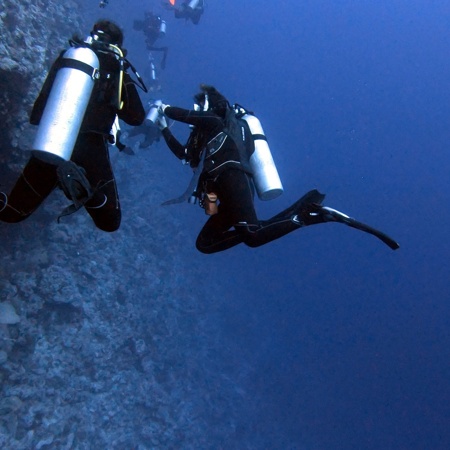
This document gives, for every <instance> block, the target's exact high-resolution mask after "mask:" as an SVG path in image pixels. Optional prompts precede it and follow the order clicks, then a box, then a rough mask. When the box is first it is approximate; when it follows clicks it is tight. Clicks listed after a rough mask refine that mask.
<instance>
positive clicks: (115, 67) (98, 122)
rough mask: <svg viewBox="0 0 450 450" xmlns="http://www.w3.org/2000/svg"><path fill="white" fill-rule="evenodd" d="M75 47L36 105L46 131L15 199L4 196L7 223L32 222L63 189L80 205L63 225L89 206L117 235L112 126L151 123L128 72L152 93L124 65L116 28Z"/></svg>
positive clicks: (35, 116)
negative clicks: (110, 149)
mask: <svg viewBox="0 0 450 450" xmlns="http://www.w3.org/2000/svg"><path fill="white" fill-rule="evenodd" d="M69 43H70V45H71V46H70V48H69V49H68V50H66V51H64V52H61V54H60V56H59V57H58V58H57V60H56V61H55V62H54V63H53V65H52V67H51V69H50V71H49V73H48V75H47V78H46V80H45V82H44V85H43V87H42V89H41V92H40V93H39V96H38V97H37V99H36V101H35V103H34V106H33V109H32V112H31V116H30V123H31V124H33V125H39V127H38V130H37V133H36V137H35V140H34V143H33V146H32V149H33V150H32V154H31V157H30V159H29V161H28V163H27V164H26V166H25V168H24V169H23V172H22V174H21V175H20V177H19V179H18V181H17V182H16V184H15V186H14V188H13V189H12V191H11V193H10V195H6V194H5V193H3V192H1V193H0V220H1V221H4V222H9V223H16V222H20V221H22V220H24V219H26V218H27V217H29V216H30V215H31V214H32V213H33V212H34V211H35V210H36V209H37V208H38V207H39V205H40V204H41V203H42V202H43V201H44V199H45V198H46V197H47V196H48V195H49V194H50V192H52V191H53V189H54V188H55V187H60V188H61V189H62V190H63V192H64V194H65V195H66V197H67V198H68V199H69V200H71V201H72V202H73V204H71V205H70V206H68V207H67V208H65V209H64V211H63V212H62V213H61V215H60V216H59V217H58V221H59V219H60V218H61V217H63V216H65V215H68V214H71V213H73V212H75V211H77V210H78V209H80V208H81V207H84V208H85V209H86V211H87V212H88V214H89V215H90V216H91V218H92V219H93V221H94V223H95V225H96V226H97V227H98V228H99V229H101V230H104V231H108V232H112V231H115V230H117V229H118V228H119V226H120V221H121V210H120V203H119V197H118V193H117V187H116V182H115V178H114V174H113V171H112V168H111V163H110V159H109V152H108V143H113V142H114V139H113V136H112V134H113V131H112V128H113V124H114V123H115V121H116V119H117V118H120V119H121V120H123V121H124V122H125V123H127V124H129V125H134V126H137V125H140V124H141V123H143V121H144V118H145V111H144V107H143V105H142V102H141V99H140V97H139V95H138V92H137V89H136V84H137V83H136V82H135V81H133V80H132V78H131V77H130V75H129V74H128V73H127V69H128V68H131V69H132V70H133V72H134V73H135V75H136V77H137V79H138V81H139V82H140V84H141V87H142V89H143V90H144V91H146V87H145V85H144V84H143V82H142V80H141V79H140V77H139V74H138V73H137V72H136V71H135V69H134V67H133V66H132V65H131V63H129V61H128V60H127V59H126V58H125V54H126V50H125V49H123V48H122V43H123V33H122V30H121V29H120V28H119V26H118V25H117V24H115V23H114V22H111V21H108V20H100V21H98V22H97V23H96V24H95V25H94V27H93V29H92V31H91V33H90V36H88V37H87V38H86V39H85V40H84V41H83V40H82V39H81V38H78V37H74V38H73V39H71V40H70V41H69ZM117 123H118V120H117Z"/></svg>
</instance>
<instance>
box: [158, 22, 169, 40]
mask: <svg viewBox="0 0 450 450" xmlns="http://www.w3.org/2000/svg"><path fill="white" fill-rule="evenodd" d="M166 30H167V23H166V21H165V20H164V19H161V22H160V23H159V37H161V38H162V37H164V36H165V35H166Z"/></svg>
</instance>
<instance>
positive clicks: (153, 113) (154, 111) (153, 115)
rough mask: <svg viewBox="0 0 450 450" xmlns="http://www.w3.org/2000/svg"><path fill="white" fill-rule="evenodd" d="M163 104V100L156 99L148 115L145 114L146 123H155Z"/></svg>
mask: <svg viewBox="0 0 450 450" xmlns="http://www.w3.org/2000/svg"><path fill="white" fill-rule="evenodd" d="M161 105H162V101H161V100H155V101H154V102H153V103H151V105H150V109H149V110H148V113H147V115H146V116H145V123H146V124H147V125H150V123H149V122H151V123H152V124H155V123H156V121H157V120H158V117H159V107H160V106H161Z"/></svg>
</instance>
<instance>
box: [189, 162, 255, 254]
mask: <svg viewBox="0 0 450 450" xmlns="http://www.w3.org/2000/svg"><path fill="white" fill-rule="evenodd" d="M216 185H217V195H218V198H219V212H218V213H217V214H215V215H213V216H211V217H210V218H209V219H208V221H207V222H206V224H205V225H204V227H203V228H202V230H201V231H200V233H199V235H198V238H197V242H196V247H197V249H198V250H199V251H200V252H202V253H216V252H220V251H223V250H227V249H229V248H231V247H234V246H235V245H237V244H240V243H241V242H243V241H244V239H245V237H246V233H245V232H242V229H241V228H236V227H235V228H234V229H231V228H232V227H233V226H234V225H235V224H236V223H238V222H245V223H257V222H258V219H257V217H256V212H255V208H254V205H253V191H252V186H251V184H250V180H249V177H248V175H246V174H245V173H244V172H243V171H241V170H237V169H229V170H226V171H224V172H223V173H222V174H221V175H220V176H219V177H218V179H217V180H216Z"/></svg>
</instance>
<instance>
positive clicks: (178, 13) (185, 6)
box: [166, 0, 205, 25]
mask: <svg viewBox="0 0 450 450" xmlns="http://www.w3.org/2000/svg"><path fill="white" fill-rule="evenodd" d="M166 8H167V9H174V11H175V18H176V19H186V20H190V21H191V22H192V23H193V24H194V25H198V23H199V22H200V18H201V17H202V15H203V12H204V10H205V1H204V0H186V1H184V2H183V3H182V4H181V6H180V8H176V7H173V6H172V5H171V4H166Z"/></svg>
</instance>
